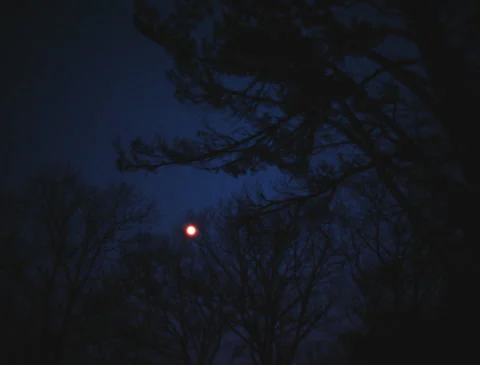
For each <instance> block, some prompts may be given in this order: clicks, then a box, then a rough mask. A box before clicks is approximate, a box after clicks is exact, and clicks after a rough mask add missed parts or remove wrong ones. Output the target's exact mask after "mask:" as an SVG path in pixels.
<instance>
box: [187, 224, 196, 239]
mask: <svg viewBox="0 0 480 365" xmlns="http://www.w3.org/2000/svg"><path fill="white" fill-rule="evenodd" d="M185 233H186V234H187V236H189V237H193V236H195V235H196V234H197V227H195V226H194V225H192V224H189V225H188V226H187V227H186V228H185Z"/></svg>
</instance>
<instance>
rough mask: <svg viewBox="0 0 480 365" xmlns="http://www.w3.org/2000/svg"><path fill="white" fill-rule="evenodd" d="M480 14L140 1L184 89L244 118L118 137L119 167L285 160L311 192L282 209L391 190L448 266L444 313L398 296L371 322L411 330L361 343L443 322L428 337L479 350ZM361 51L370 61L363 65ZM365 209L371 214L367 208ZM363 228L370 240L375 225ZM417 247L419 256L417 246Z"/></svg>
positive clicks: (405, 341) (180, 91)
mask: <svg viewBox="0 0 480 365" xmlns="http://www.w3.org/2000/svg"><path fill="white" fill-rule="evenodd" d="M479 19H480V16H479V9H478V2H476V1H468V0H465V1H449V0H442V1H438V2H436V3H435V5H429V3H426V2H425V3H422V2H418V1H413V0H407V1H389V0H386V1H380V0H379V1H376V0H365V1H360V0H359V1H354V0H352V1H347V0H331V1H302V0H284V1H266V0H265V1H258V0H256V1H236V0H218V1H208V0H204V1H177V2H176V7H174V9H173V10H171V11H170V12H166V13H165V14H162V16H160V14H159V12H158V11H157V10H156V9H155V8H154V7H151V6H149V5H148V4H147V3H146V2H143V1H137V2H136V11H135V15H134V24H135V26H136V28H137V29H138V30H139V31H140V32H141V33H142V34H143V35H145V36H146V37H148V38H150V39H151V40H152V41H154V42H155V43H157V44H158V45H160V46H161V47H163V48H164V49H165V50H166V51H167V52H169V53H170V54H171V56H172V58H173V60H174V62H175V67H174V68H173V69H172V70H170V71H169V72H168V73H167V75H168V77H169V79H170V80H171V81H172V82H173V83H174V84H175V86H176V95H177V97H178V99H179V100H181V101H183V102H191V103H194V104H202V105H207V106H210V107H211V108H213V109H215V110H219V111H222V112H224V113H225V114H226V116H227V117H228V118H229V119H230V120H231V121H232V123H231V125H232V129H231V133H227V134H221V133H218V132H216V131H215V130H213V129H206V130H204V131H201V132H199V134H198V138H197V139H195V140H187V139H185V138H179V139H177V140H175V141H173V142H170V143H169V142H167V141H165V140H164V139H162V138H161V136H159V137H157V138H156V139H155V140H153V141H152V142H145V141H143V140H142V139H140V138H138V139H136V140H135V141H134V142H132V144H131V148H130V150H129V151H128V153H127V152H126V151H125V150H124V149H122V148H121V146H120V145H117V148H118V151H119V159H118V161H117V165H118V167H119V168H120V169H121V170H123V171H134V170H141V169H143V170H147V171H153V170H155V169H157V168H160V167H162V166H167V165H189V166H193V167H197V168H200V169H205V170H208V171H215V172H218V171H223V172H225V173H228V174H231V175H233V176H240V175H244V174H248V173H256V172H258V171H261V170H263V169H266V168H268V167H269V166H275V167H278V168H280V169H281V170H282V171H283V172H284V173H286V174H287V175H288V176H289V177H291V178H293V179H294V180H295V181H296V182H301V183H302V184H303V187H304V188H305V191H306V193H305V194H304V195H301V196H294V198H292V196H289V197H288V199H284V200H280V201H275V202H269V201H266V200H264V201H263V202H261V204H260V205H261V206H264V207H265V206H266V205H267V206H269V207H272V205H274V206H277V207H278V208H279V209H280V208H281V209H284V208H286V207H287V206H288V205H290V204H291V203H296V204H297V205H298V203H300V204H302V205H303V204H305V202H306V201H308V200H313V199H315V198H318V197H320V196H327V197H328V198H329V199H331V200H332V201H335V199H336V198H338V199H340V198H341V195H340V194H342V193H345V191H349V192H351V190H352V189H353V190H355V191H356V194H357V196H358V195H362V192H360V193H358V192H359V191H365V189H367V190H368V189H370V191H371V190H372V189H373V191H374V194H378V193H379V191H380V190H381V191H386V194H387V195H388V196H389V198H390V199H391V201H392V204H390V205H389V207H381V209H383V213H384V215H385V216H384V217H383V220H384V221H388V220H391V219H393V218H394V217H395V216H396V215H397V212H398V211H399V212H401V214H402V215H403V217H404V219H405V220H406V222H407V223H406V224H404V227H406V228H404V229H407V230H408V231H409V232H410V233H411V237H410V239H409V245H410V247H411V250H410V251H411V252H414V251H415V252H420V251H421V252H423V251H425V252H424V253H422V255H426V256H425V257H428V259H425V258H423V259H422V262H423V264H425V265H427V262H428V265H427V266H429V267H435V271H434V272H435V274H431V275H434V278H432V280H434V281H435V280H436V281H437V282H438V283H441V286H442V287H443V289H442V290H441V293H442V294H441V295H442V298H441V299H438V300H437V301H438V303H437V304H438V311H437V312H435V313H436V318H435V319H428V320H427V319H424V318H423V314H422V315H420V314H418V313H417V311H416V310H413V309H409V311H407V312H403V311H400V310H398V309H395V308H390V309H389V313H390V314H388V316H387V317H388V318H389V319H388V320H387V319H385V318H387V317H384V315H383V314H382V313H381V311H380V309H378V310H376V312H375V313H374V314H373V317H374V319H368V318H363V320H364V322H365V324H366V326H367V327H369V326H373V327H375V326H376V325H374V323H371V322H372V321H373V322H376V323H384V324H385V323H394V322H395V323H401V324H402V326H403V327H402V328H401V329H398V330H395V331H394V333H393V334H392V333H389V334H387V333H385V332H382V331H380V332H378V331H377V332H376V330H373V329H371V330H369V331H370V332H368V334H367V335H365V336H366V337H362V338H364V339H365V340H356V343H360V344H362V342H358V341H367V342H368V343H372V344H375V343H376V344H378V346H377V347H382V345H381V343H383V344H384V342H382V341H386V340H388V341H391V343H395V344H396V346H397V347H396V349H397V350H396V353H399V352H400V351H401V352H402V353H403V354H404V355H405V356H406V357H409V356H410V358H413V356H415V355H414V354H415V353H417V352H418V351H419V348H418V346H417V345H413V344H412V338H416V339H417V338H420V337H411V333H412V332H413V333H416V334H418V336H423V334H425V336H427V334H432V333H437V336H435V337H433V338H432V337H430V338H432V340H434V341H439V342H437V343H438V345H439V347H438V348H437V349H436V350H437V354H438V357H439V358H441V357H442V356H443V355H445V356H446V355H447V354H456V355H457V356H459V354H464V355H465V356H467V355H466V354H467V353H469V350H471V349H473V348H472V347H471V341H470V339H471V337H470V335H467V334H466V333H468V331H471V332H472V333H473V331H475V328H476V325H477V324H478V319H479V318H478V310H477V308H478V304H479V301H478V296H477V295H476V294H474V290H472V288H474V287H475V285H476V282H477V281H478V269H477V265H476V263H475V261H474V260H475V259H474V258H475V257H478V253H479V250H478V244H477V235H478V229H477V227H476V224H477V223H476V219H475V216H476V215H475V214H474V212H475V211H476V209H478V206H479V186H480V178H479V177H478V176H480V175H478V173H477V171H476V170H477V167H476V165H477V164H476V158H475V156H476V155H478V137H477V135H476V133H475V132H474V130H473V126H474V124H473V123H472V121H473V120H476V119H478V118H476V119H475V117H476V116H477V115H478V111H477V107H476V105H475V103H476V101H477V100H479V99H480V91H479V90H480V88H479V81H480V74H479V68H478V61H479V24H480V21H479ZM402 42H403V43H402ZM404 45H407V46H404ZM400 47H404V48H403V52H396V48H400ZM355 60H358V61H361V60H362V61H364V62H366V63H367V65H366V66H365V67H352V66H350V65H349V64H350V63H352V62H355ZM453 170H455V171H453ZM352 186H353V187H354V188H352ZM339 196H340V198H339ZM352 202H353V198H352ZM393 207H394V208H393ZM362 209H363V207H362V208H360V210H357V213H356V214H357V218H358V219H365V218H366V217H367V215H365V211H363V210H362ZM355 234H356V235H357V238H358V237H360V238H363V239H364V238H365V234H364V232H363V231H362V230H358V229H357V230H356V232H355ZM384 240H385V238H384ZM387 241H388V240H387ZM404 259H405V260H407V261H409V262H410V265H409V266H410V269H411V267H412V262H413V261H412V260H415V259H414V257H412V256H406V257H405V258H404ZM402 260H403V259H402ZM395 262H396V261H395V259H394V261H387V262H386V263H382V265H383V266H382V267H380V268H378V270H380V271H377V274H372V275H373V276H372V277H371V279H368V280H372V281H376V280H379V279H378V277H379V276H380V277H382V276H383V275H384V274H381V273H382V272H383V271H382V270H387V269H388V268H389V267H390V269H392V268H393V267H394V266H395V265H397V264H396V263H395ZM423 264H422V265H423ZM392 265H394V266H392ZM418 265H420V264H418ZM407 266H408V265H407ZM420 266H421V265H420ZM390 269H388V270H390ZM410 269H409V270H410ZM402 270H407V269H405V268H403V269H402ZM400 272H401V271H400ZM375 275H376V276H375ZM399 275H400V274H399ZM400 276H401V279H399V280H402V281H405V280H407V279H405V278H404V277H403V276H404V273H403V272H401V275H400ZM389 285H390V284H389ZM363 295H364V296H366V297H370V298H371V297H372V296H375V293H374V292H368V293H364V294H363ZM412 311H413V312H412ZM375 316H376V317H375ZM405 316H406V318H408V320H405ZM369 318H371V317H369ZM391 321H393V322H391ZM431 321H434V322H435V323H433V324H432V323H431ZM425 323H429V324H428V325H425ZM391 327H392V328H397V326H393V325H392V326H391ZM423 328H426V329H425V331H424V330H423ZM440 328H441V329H442V330H441V331H440V333H441V334H440V335H439V334H438V333H439V332H438V331H437V329H440ZM466 328H469V330H468V331H467V332H466ZM433 329H435V330H433ZM379 333H380V334H379ZM420 334H421V335H420ZM459 334H462V335H461V336H459ZM379 336H380V337H382V339H381V340H380V339H378V338H379ZM367 342H365V346H363V345H356V346H357V347H358V346H360V348H361V347H365V348H367V347H368V346H367V345H366V344H367ZM413 342H415V341H413ZM374 346H376V345H374ZM383 347H385V348H387V347H388V346H386V345H385V346H383ZM400 349H401V350H400ZM424 349H426V347H424ZM425 351H426V350H425ZM425 351H424V352H423V353H426V352H425ZM356 353H358V351H357V352H356ZM364 353H367V354H371V356H372V357H371V358H368V357H367V358H364V361H365V362H367V363H377V362H382V361H385V359H383V360H381V359H380V358H378V357H375V356H376V355H374V354H373V352H372V351H367V352H364ZM407 354H408V355H407ZM362 356H363V355H358V357H356V356H354V359H355V358H357V359H358V360H359V361H360V359H361V358H362ZM369 356H370V355H369ZM393 356H396V355H393ZM352 361H353V360H352ZM390 362H391V361H390Z"/></svg>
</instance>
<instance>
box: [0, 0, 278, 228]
mask: <svg viewBox="0 0 480 365" xmlns="http://www.w3.org/2000/svg"><path fill="white" fill-rule="evenodd" d="M14 3H15V4H16V6H17V7H18V9H21V10H17V11H16V12H14V13H11V14H10V15H9V19H8V20H7V21H6V22H4V23H3V25H2V28H4V29H2V32H4V33H3V34H5V35H6V36H7V37H6V38H5V39H4V41H6V46H3V49H4V50H5V49H6V50H7V52H5V53H6V58H5V61H6V64H5V63H3V64H4V65H3V67H2V69H1V71H0V72H1V74H0V78H1V80H4V81H3V85H2V87H3V89H4V90H6V93H7V94H6V98H5V97H2V99H3V101H2V104H3V103H5V102H6V105H4V106H2V109H3V110H4V112H3V113H4V114H3V116H2V119H3V120H2V131H1V133H0V142H1V144H0V145H1V146H2V157H1V158H2V159H3V161H2V165H4V167H3V168H2V175H3V181H2V185H7V186H15V185H16V184H18V181H20V179H21V178H22V177H24V176H25V175H27V174H31V173H34V172H35V170H36V169H38V168H39V167H41V166H43V165H45V164H51V163H57V162H59V163H63V162H71V163H72V164H73V165H74V166H75V167H77V168H78V169H79V170H80V171H81V172H82V173H83V175H84V176H85V177H86V178H87V179H88V180H89V181H91V182H92V183H96V184H104V183H107V182H110V181H118V180H120V179H124V180H127V181H129V182H133V183H135V184H136V185H137V186H138V187H139V188H140V189H141V190H142V192H143V193H144V194H146V195H147V196H151V197H153V198H154V199H156V200H157V201H158V203H159V206H160V209H161V211H162V213H163V215H164V217H163V220H162V222H163V224H162V225H163V226H164V227H165V228H167V229H168V225H171V224H176V223H178V222H179V221H181V219H182V218H183V216H184V214H185V213H186V212H187V211H188V210H190V209H202V208H203V207H206V206H209V205H211V204H215V203H216V202H217V201H218V200H219V199H220V198H227V197H229V196H230V194H231V193H232V192H235V191H239V190H240V189H241V187H242V184H244V183H252V182H254V181H255V180H256V179H259V180H261V181H262V182H265V183H267V184H268V183H269V181H270V180H273V179H276V177H277V175H276V174H275V173H269V174H263V175H259V176H256V177H254V178H243V179H233V178H230V177H228V176H226V175H223V174H220V175H215V174H208V173H205V172H201V171H197V170H193V169H190V168H187V167H182V168H169V169H163V170H161V171H159V172H158V173H157V174H155V175H150V176H145V174H144V173H135V174H127V175H125V174H124V175H122V174H120V173H119V172H117V171H116V170H115V167H114V162H115V152H114V150H113V148H112V141H113V140H114V138H115V137H116V136H120V138H121V139H122V141H123V142H129V141H130V140H131V139H133V138H135V137H136V136H145V137H147V138H148V137H149V136H151V135H153V134H154V133H156V132H159V133H161V134H163V135H165V136H167V137H173V136H176V135H182V136H183V135H186V136H193V135H194V134H195V133H196V132H197V130H198V129H199V127H200V126H201V123H202V120H204V118H205V117H207V118H208V120H209V122H210V123H212V124H213V125H216V124H217V125H219V124H220V123H222V121H220V120H219V118H218V117H215V116H214V115H213V114H207V113H206V112H202V111H200V110H199V109H196V108H194V107H186V106H184V105H181V104H180V103H179V102H178V101H176V100H175V99H174V97H173V92H174V88H173V86H172V85H171V84H170V83H169V82H168V81H167V80H166V78H165V74H164V71H166V70H167V68H168V67H169V65H170V60H169V58H168V55H167V54H165V53H164V52H163V50H162V49H161V48H160V47H158V46H156V45H155V44H154V43H152V42H150V41H148V40H147V39H145V38H143V37H142V36H141V35H140V34H139V33H138V32H137V31H136V30H135V28H134V27H133V24H132V21H131V17H132V3H133V1H132V0H102V1H98V0H71V1H54V0H53V1H52V0H50V1H41V2H35V1H31V0H24V1H18V2H14ZM31 3H36V4H34V5H33V6H32V5H31ZM39 3H41V4H39ZM2 53H4V52H3V51H2ZM2 57H4V56H2ZM5 80H6V84H5ZM223 123H224V122H223Z"/></svg>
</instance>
